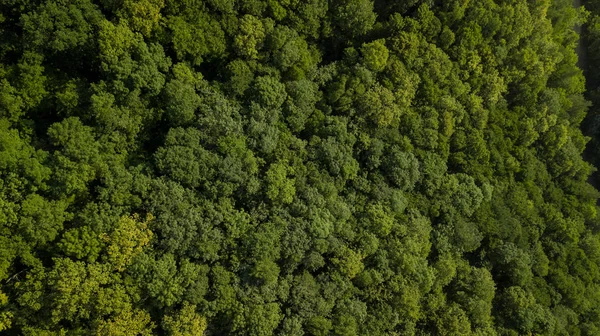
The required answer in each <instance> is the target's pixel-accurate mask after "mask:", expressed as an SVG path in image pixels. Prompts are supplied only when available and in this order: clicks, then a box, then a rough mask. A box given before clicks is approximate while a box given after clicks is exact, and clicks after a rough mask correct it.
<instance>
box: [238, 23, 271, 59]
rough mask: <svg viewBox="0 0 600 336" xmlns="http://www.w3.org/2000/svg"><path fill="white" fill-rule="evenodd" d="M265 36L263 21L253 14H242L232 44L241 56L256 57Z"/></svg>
mask: <svg viewBox="0 0 600 336" xmlns="http://www.w3.org/2000/svg"><path fill="white" fill-rule="evenodd" d="M265 36H266V32H265V27H264V25H263V23H262V22H261V21H260V20H259V19H258V18H257V17H255V16H252V15H249V14H247V15H244V16H243V17H242V18H241V19H240V25H239V33H238V35H236V36H235V40H234V46H235V48H236V51H237V52H238V53H239V54H240V56H242V57H246V58H249V59H255V58H258V51H259V49H260V47H261V45H262V42H263V40H264V38H265Z"/></svg>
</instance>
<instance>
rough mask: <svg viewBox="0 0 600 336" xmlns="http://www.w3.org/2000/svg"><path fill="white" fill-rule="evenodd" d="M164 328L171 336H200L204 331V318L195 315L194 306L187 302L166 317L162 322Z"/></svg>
mask: <svg viewBox="0 0 600 336" xmlns="http://www.w3.org/2000/svg"><path fill="white" fill-rule="evenodd" d="M163 324H164V326H165V327H164V328H165V330H167V332H168V334H169V335H172V336H195V335H202V334H204V331H205V330H206V318H204V317H201V316H200V315H198V313H196V306H195V305H190V304H189V303H188V302H184V303H183V307H182V308H181V310H180V311H178V312H177V313H176V314H174V315H167V316H165V318H164V320H163Z"/></svg>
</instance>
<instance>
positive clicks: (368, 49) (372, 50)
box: [360, 40, 389, 72]
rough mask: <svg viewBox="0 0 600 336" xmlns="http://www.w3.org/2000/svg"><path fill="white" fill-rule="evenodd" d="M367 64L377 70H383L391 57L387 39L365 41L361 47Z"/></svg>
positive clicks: (371, 68) (369, 67) (370, 68)
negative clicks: (386, 42) (386, 43)
mask: <svg viewBox="0 0 600 336" xmlns="http://www.w3.org/2000/svg"><path fill="white" fill-rule="evenodd" d="M360 50H361V53H362V55H363V62H364V64H365V66H366V67H367V68H368V69H369V70H371V71H375V72H379V71H381V70H383V69H384V68H385V66H386V63H387V61H388V58H389V51H388V49H387V48H386V47H385V40H376V41H373V42H370V43H365V44H363V46H362V47H361V49H360Z"/></svg>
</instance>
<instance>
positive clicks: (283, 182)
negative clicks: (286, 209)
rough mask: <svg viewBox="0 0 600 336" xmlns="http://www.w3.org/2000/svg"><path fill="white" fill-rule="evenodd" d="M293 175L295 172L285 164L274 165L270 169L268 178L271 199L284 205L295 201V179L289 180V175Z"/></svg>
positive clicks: (268, 190) (268, 191)
mask: <svg viewBox="0 0 600 336" xmlns="http://www.w3.org/2000/svg"><path fill="white" fill-rule="evenodd" d="M291 174H293V170H291V169H290V167H288V166H287V165H286V164H285V162H281V163H274V164H272V165H271V167H269V170H268V171H267V176H266V181H267V183H268V186H267V196H268V197H269V199H271V200H272V201H279V202H282V203H291V202H292V201H293V200H294V194H295V193H296V188H295V186H294V182H295V181H294V179H293V178H288V175H291Z"/></svg>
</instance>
